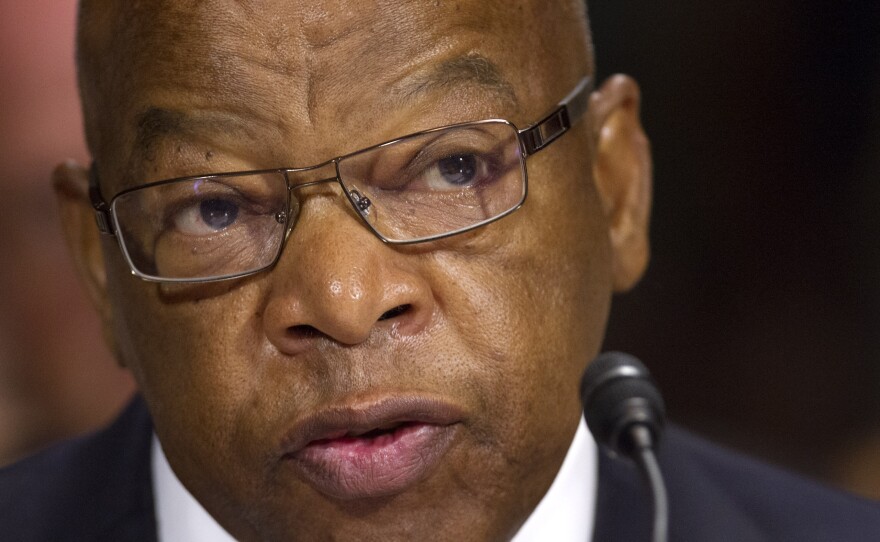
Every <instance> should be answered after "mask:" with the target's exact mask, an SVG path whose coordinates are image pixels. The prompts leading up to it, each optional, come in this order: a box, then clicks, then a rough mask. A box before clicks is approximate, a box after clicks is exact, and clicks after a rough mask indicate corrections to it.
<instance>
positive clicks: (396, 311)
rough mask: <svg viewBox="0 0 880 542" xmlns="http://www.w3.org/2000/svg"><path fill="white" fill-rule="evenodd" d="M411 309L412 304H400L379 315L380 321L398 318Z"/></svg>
mask: <svg viewBox="0 0 880 542" xmlns="http://www.w3.org/2000/svg"><path fill="white" fill-rule="evenodd" d="M409 309H410V305H398V306H396V307H394V308H393V309H391V310H390V311H388V312H386V313H384V314H383V315H382V316H380V317H379V321H380V322H381V321H383V320H390V319H392V318H396V317H398V316H400V315H401V314H403V313H405V312H406V311H408V310H409Z"/></svg>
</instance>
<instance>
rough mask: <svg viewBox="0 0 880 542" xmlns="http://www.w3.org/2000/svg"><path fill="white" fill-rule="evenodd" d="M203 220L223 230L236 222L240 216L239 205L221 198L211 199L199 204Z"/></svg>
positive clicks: (216, 228)
mask: <svg viewBox="0 0 880 542" xmlns="http://www.w3.org/2000/svg"><path fill="white" fill-rule="evenodd" d="M199 210H200V211H201V214H202V220H203V221H204V222H205V224H207V225H208V226H210V227H211V228H214V229H215V230H222V229H223V228H226V227H228V226H229V225H230V224H232V223H233V222H235V218H236V217H237V216H238V207H237V206H236V205H235V204H234V203H232V202H229V201H225V200H221V199H209V200H206V201H203V202H202V203H201V204H200V205H199Z"/></svg>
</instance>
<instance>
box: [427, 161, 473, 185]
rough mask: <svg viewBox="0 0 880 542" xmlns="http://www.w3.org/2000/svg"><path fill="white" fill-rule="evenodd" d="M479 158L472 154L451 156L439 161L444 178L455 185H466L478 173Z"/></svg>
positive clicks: (438, 164)
mask: <svg viewBox="0 0 880 542" xmlns="http://www.w3.org/2000/svg"><path fill="white" fill-rule="evenodd" d="M477 166H478V164H477V158H476V157H475V156H474V155H472V154H466V155H461V156H450V157H448V158H444V159H442V160H440V161H439V162H437V169H438V170H439V173H440V175H441V176H442V177H443V180H445V181H446V182H448V183H450V184H454V185H458V186H461V185H466V184H468V183H470V182H471V181H472V180H473V179H474V176H476V174H477Z"/></svg>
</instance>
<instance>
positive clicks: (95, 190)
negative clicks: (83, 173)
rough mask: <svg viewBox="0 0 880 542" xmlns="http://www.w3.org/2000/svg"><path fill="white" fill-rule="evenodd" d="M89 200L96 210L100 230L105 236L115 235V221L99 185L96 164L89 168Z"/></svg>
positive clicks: (96, 220)
mask: <svg viewBox="0 0 880 542" xmlns="http://www.w3.org/2000/svg"><path fill="white" fill-rule="evenodd" d="M89 200H90V201H91V202H92V208H93V209H94V210H95V222H96V223H97V224H98V230H99V231H100V232H101V233H103V234H105V235H115V234H116V230H115V229H114V228H113V219H112V218H111V217H110V207H109V206H108V205H107V201H106V200H105V199H104V196H103V195H102V194H101V186H100V185H99V184H98V167H97V164H96V163H95V162H92V166H91V167H90V168H89Z"/></svg>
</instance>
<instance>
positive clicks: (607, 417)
mask: <svg viewBox="0 0 880 542" xmlns="http://www.w3.org/2000/svg"><path fill="white" fill-rule="evenodd" d="M581 401H582V403H583V405H584V417H585V418H586V420H587V426H588V427H589V428H590V431H591V432H592V433H593V437H594V438H595V439H596V442H598V443H599V444H601V445H603V446H604V447H605V448H607V449H608V450H610V451H611V452H613V453H617V454H620V455H623V456H626V457H632V454H633V453H634V452H635V449H636V443H635V442H634V441H633V438H632V434H631V431H630V428H632V427H633V426H634V425H641V426H643V427H645V428H647V429H648V430H649V432H650V434H651V437H652V442H651V443H650V445H653V444H656V443H657V442H658V441H659V439H660V435H661V433H662V432H663V424H664V419H665V417H666V409H665V406H664V404H663V397H661V395H660V391H659V390H658V389H657V386H656V385H655V384H654V380H653V379H652V378H651V374H650V373H649V372H648V369H647V368H646V367H645V366H644V365H643V364H642V362H640V361H639V360H638V359H636V358H635V357H633V356H631V355H629V354H624V353H623V352H605V353H603V354H600V355H599V356H597V357H596V359H595V360H593V362H592V363H591V364H590V365H589V366H588V367H587V370H586V371H585V372H584V376H583V379H581Z"/></svg>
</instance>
